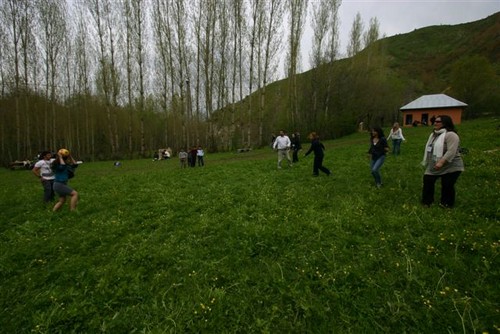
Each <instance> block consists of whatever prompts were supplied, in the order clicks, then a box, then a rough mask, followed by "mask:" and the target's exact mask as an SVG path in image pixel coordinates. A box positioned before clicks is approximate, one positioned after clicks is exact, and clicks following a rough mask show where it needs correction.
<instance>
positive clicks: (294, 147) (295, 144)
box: [291, 132, 302, 163]
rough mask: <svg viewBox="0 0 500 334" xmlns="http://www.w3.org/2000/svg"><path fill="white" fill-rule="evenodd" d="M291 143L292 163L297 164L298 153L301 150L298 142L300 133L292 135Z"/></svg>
mask: <svg viewBox="0 0 500 334" xmlns="http://www.w3.org/2000/svg"><path fill="white" fill-rule="evenodd" d="M291 142H292V151H293V153H292V161H293V162H294V163H295V162H299V151H300V150H301V149H302V144H301V142H300V133H298V132H295V133H292V138H291Z"/></svg>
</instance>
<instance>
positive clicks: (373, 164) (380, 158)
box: [368, 126, 389, 188]
mask: <svg viewBox="0 0 500 334" xmlns="http://www.w3.org/2000/svg"><path fill="white" fill-rule="evenodd" d="M387 152H389V145H387V140H386V139H385V136H384V131H383V130H382V128H380V127H378V126H376V127H373V128H372V129H371V132H370V149H369V150H368V154H370V155H371V160H370V170H371V172H372V175H373V178H374V179H375V186H376V187H377V188H380V187H382V177H381V176H380V168H381V167H382V165H383V164H384V161H385V154H386V153H387Z"/></svg>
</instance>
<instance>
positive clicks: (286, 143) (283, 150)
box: [273, 130, 292, 169]
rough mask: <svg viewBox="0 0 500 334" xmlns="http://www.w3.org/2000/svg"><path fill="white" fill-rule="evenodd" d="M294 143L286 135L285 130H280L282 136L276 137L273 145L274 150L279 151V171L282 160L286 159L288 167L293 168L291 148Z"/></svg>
mask: <svg viewBox="0 0 500 334" xmlns="http://www.w3.org/2000/svg"><path fill="white" fill-rule="evenodd" d="M291 146H292V143H291V141H290V138H288V136H287V135H285V132H284V131H283V130H280V135H279V136H278V137H276V140H275V141H274V144H273V149H275V150H278V169H280V168H281V160H283V158H286V160H288V165H289V166H290V167H292V159H290V147H291Z"/></svg>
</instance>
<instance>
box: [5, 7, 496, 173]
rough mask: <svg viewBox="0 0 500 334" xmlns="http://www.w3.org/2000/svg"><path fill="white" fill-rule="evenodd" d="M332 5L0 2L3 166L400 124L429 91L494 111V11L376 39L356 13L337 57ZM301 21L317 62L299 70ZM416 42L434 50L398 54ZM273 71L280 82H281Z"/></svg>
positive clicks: (477, 110)
mask: <svg viewBox="0 0 500 334" xmlns="http://www.w3.org/2000/svg"><path fill="white" fill-rule="evenodd" d="M339 6H341V0H321V1H317V2H308V1H306V0H303V1H292V2H289V1H285V0H269V1H258V0H209V1H202V0H197V1H188V0H148V1H139V0H123V1H120V2H115V1H112V0H88V1H81V2H80V1H59V0H39V1H30V0H0V17H1V20H0V42H1V44H2V46H3V47H2V48H1V49H0V124H1V125H0V141H1V143H2V144H1V147H0V152H1V153H2V154H1V156H2V163H4V164H5V163H6V162H8V161H12V160H15V159H26V158H27V159H30V158H32V157H34V156H35V155H36V154H37V153H38V152H39V151H41V150H45V149H53V150H54V149H57V148H59V147H63V146H64V147H68V148H70V149H71V150H72V151H73V152H74V153H75V155H76V156H78V157H79V158H81V159H84V160H104V159H118V158H120V159H123V158H133V157H148V156H151V155H152V152H153V151H154V150H156V149H158V148H161V147H171V148H172V149H173V150H174V152H175V151H177V150H178V149H180V148H182V147H184V148H185V147H190V146H193V145H202V146H204V147H206V148H207V150H209V151H224V150H233V149H235V148H239V147H259V146H263V145H266V144H267V143H268V141H269V138H270V135H271V133H272V132H276V131H277V130H278V129H279V128H283V129H287V130H289V131H292V130H298V131H300V132H303V133H305V132H307V131H310V130H316V131H318V132H319V133H321V135H322V137H323V138H325V139H328V138H336V137H340V136H343V135H345V134H348V133H351V132H353V131H355V129H356V125H357V124H358V123H359V122H360V121H363V122H365V123H366V124H373V123H379V124H388V123H389V122H392V121H393V120H397V119H398V118H399V112H398V108H399V107H400V106H401V105H403V104H404V103H406V102H408V101H409V100H411V99H413V98H416V97H418V95H419V94H422V93H435V92H436V90H438V91H439V92H441V91H445V90H446V91H447V94H449V95H453V97H455V98H458V99H462V100H463V101H464V102H466V103H468V104H469V106H470V108H469V109H468V110H469V111H468V112H469V114H468V115H466V116H468V117H477V116H480V115H481V114H484V113H492V112H497V111H496V109H495V108H496V106H497V105H498V96H499V95H500V94H499V93H498V86H500V85H498V83H499V79H498V78H499V75H498V73H499V69H498V59H499V57H498V56H499V53H500V51H499V49H498V43H495V41H496V38H497V37H495V35H491V34H493V33H494V31H498V29H499V17H500V14H498V13H497V14H495V15H494V16H492V17H489V18H487V19H485V20H481V21H478V22H475V23H470V24H468V25H459V26H440V27H431V28H430V29H436V30H435V31H436V32H437V31H438V30H437V29H439V31H440V33H439V34H433V33H430V34H429V35H428V36H419V35H418V34H419V33H420V32H421V30H418V31H415V32H413V33H410V34H406V35H400V36H394V37H390V38H382V39H380V36H379V34H380V32H379V30H378V21H377V19H376V18H372V19H371V20H370V22H369V24H368V25H367V26H366V27H365V24H364V22H363V21H362V19H361V17H360V16H359V15H358V16H356V18H354V20H353V24H352V30H351V38H350V41H349V43H348V50H347V57H346V58H343V59H339V54H340V52H339V50H338V48H339V41H338V22H339V21H338V20H339V19H338V9H339ZM307 15H312V17H313V19H312V20H311V22H312V28H313V31H314V37H313V43H312V45H313V49H312V52H311V59H310V61H311V63H312V64H313V65H314V66H313V69H312V70H310V71H308V72H306V73H299V69H300V62H301V59H300V57H299V54H300V39H301V37H302V34H303V30H304V24H305V22H306V17H307ZM457 27H458V28H457ZM443 29H444V30H443ZM457 29H458V30H457ZM495 29H496V30H495ZM441 31H443V32H441ZM492 31H493V33H492ZM435 35H439V36H441V37H440V39H439V38H438V37H439V36H438V37H436V36H435ZM413 36H415V37H413ZM429 36H430V37H429ZM449 36H460V37H459V38H458V37H457V38H458V39H457V40H455V41H453V40H450V38H449ZM464 36H465V37H467V38H464ZM479 37H481V39H480V40H481V41H483V42H484V43H483V44H484V45H481V43H478V42H477V41H478V38H479ZM401 39H404V41H401ZM431 42H436V43H437V46H434V44H433V43H431ZM398 43H402V44H404V46H403V47H400V46H399V47H398V46H397V45H398ZM412 43H417V44H418V43H424V44H423V45H429V48H430V49H427V48H422V47H421V46H419V48H418V49H410V50H408V51H407V52H406V53H405V52H404V51H405V47H406V46H410V47H411V45H412ZM426 43H428V44H426ZM446 47H449V49H446ZM422 50H426V52H427V53H426V54H425V55H422V56H421V57H419V58H418V59H413V58H412V57H411V56H412V55H418V54H420V52H422ZM453 50H460V53H459V54H452V53H453ZM429 54H430V55H432V57H431V58H429V57H425V56H426V55H429ZM438 56H439V57H438ZM405 57H406V58H405ZM450 57H451V58H450ZM438 58H439V59H441V60H444V62H441V63H438V62H437V61H436V59H438ZM302 61H304V60H302ZM417 62H423V63H422V64H420V63H419V65H418V68H415V67H414V66H412V63H414V64H416V63H417ZM281 63H284V64H285V68H286V73H287V78H286V79H283V80H280V81H276V71H277V68H278V66H280V64H281ZM429 90H432V92H429ZM495 103H496V104H495Z"/></svg>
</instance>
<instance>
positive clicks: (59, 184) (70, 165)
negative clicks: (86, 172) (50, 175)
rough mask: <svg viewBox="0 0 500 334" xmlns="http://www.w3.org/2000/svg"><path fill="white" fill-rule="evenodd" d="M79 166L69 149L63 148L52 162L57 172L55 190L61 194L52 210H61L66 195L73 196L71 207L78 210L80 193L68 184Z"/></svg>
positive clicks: (53, 168) (71, 209) (72, 209)
mask: <svg viewBox="0 0 500 334" xmlns="http://www.w3.org/2000/svg"><path fill="white" fill-rule="evenodd" d="M76 167H78V164H77V163H76V161H75V159H73V156H72V155H71V153H70V152H69V150H67V149H65V148H62V149H60V150H59V151H58V152H57V155H56V159H55V160H54V162H53V163H52V170H53V171H54V174H55V180H54V192H55V193H56V194H58V195H59V200H58V201H57V203H56V204H55V205H54V208H53V209H52V211H54V212H55V211H57V210H59V209H60V208H61V207H62V206H63V205H64V203H65V202H66V197H68V196H69V197H71V199H70V204H69V209H70V211H74V210H76V205H77V204H78V193H77V192H76V191H75V190H74V189H72V188H71V187H69V186H68V180H69V179H71V178H72V177H73V176H74V169H75V168H76Z"/></svg>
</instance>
